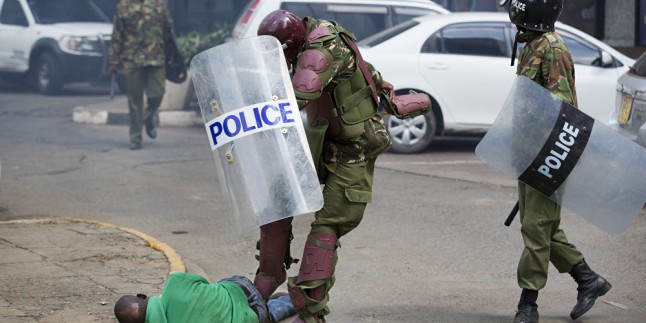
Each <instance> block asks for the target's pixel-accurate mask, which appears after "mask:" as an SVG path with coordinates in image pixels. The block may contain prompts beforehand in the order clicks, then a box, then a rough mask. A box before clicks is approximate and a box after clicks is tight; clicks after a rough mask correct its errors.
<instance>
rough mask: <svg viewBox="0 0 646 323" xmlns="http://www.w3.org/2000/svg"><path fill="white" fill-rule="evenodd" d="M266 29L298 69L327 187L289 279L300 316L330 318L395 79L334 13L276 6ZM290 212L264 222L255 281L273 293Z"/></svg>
mask: <svg viewBox="0 0 646 323" xmlns="http://www.w3.org/2000/svg"><path fill="white" fill-rule="evenodd" d="M258 34H259V35H271V36H274V37H276V38H277V39H278V40H279V41H280V43H281V44H283V49H284V53H285V58H286V60H287V62H288V64H289V65H290V67H291V68H292V70H293V71H294V75H293V78H292V84H293V87H294V91H295V94H296V98H297V101H298V105H299V107H300V108H301V109H305V110H306V112H307V115H308V123H309V124H308V125H306V128H307V130H306V132H307V134H308V142H309V144H310V148H311V149H312V155H313V158H314V162H315V164H316V168H317V173H318V176H319V179H320V181H321V183H323V184H325V187H324V189H323V196H324V201H325V202H324V206H323V208H322V209H321V210H319V211H318V212H316V214H315V219H314V221H313V222H312V223H311V229H310V233H309V235H308V237H307V241H306V244H305V250H304V252H303V259H302V260H301V265H300V269H299V273H298V276H297V277H290V278H289V282H288V287H289V293H290V296H291V298H292V303H293V304H294V307H295V309H296V310H297V312H298V314H299V317H298V318H297V319H296V320H295V322H323V321H324V316H325V315H327V314H329V308H328V306H327V303H328V293H329V290H330V288H332V285H333V284H334V281H335V279H334V268H335V266H336V263H337V254H336V249H337V248H338V247H339V239H340V238H341V237H342V236H344V235H346V234H347V233H349V232H350V231H352V230H353V229H354V228H356V227H357V226H358V225H359V223H360V222H361V219H362V218H363V214H364V211H365V209H366V205H367V203H369V202H371V199H372V183H373V174H374V167H375V160H376V158H377V156H378V155H379V154H381V153H382V152H384V151H385V150H387V149H388V148H389V147H390V146H391V144H392V142H391V140H390V137H389V135H388V133H387V132H386V129H385V125H384V122H383V120H382V117H381V115H380V114H378V113H377V107H378V98H377V93H378V92H379V91H384V90H385V93H387V95H386V97H387V98H388V100H390V101H391V102H394V101H393V98H394V92H393V88H392V85H390V84H389V83H388V82H386V81H384V80H383V79H382V78H381V76H380V74H379V73H378V72H377V71H376V70H375V69H374V68H373V67H372V66H371V65H370V64H368V63H367V62H364V61H363V59H362V58H361V54H360V53H359V51H358V49H357V48H356V45H355V43H354V41H355V38H354V36H353V35H352V34H351V33H350V32H349V31H347V30H345V29H344V28H343V27H342V26H340V25H339V24H337V23H336V22H334V21H328V20H317V19H314V18H310V17H306V18H304V19H301V18H299V17H298V16H296V15H295V14H294V13H292V12H289V11H285V10H277V11H274V12H272V13H270V14H268V15H267V16H266V17H265V18H264V19H263V21H262V22H261V24H260V26H259V28H258ZM291 237H292V236H291V218H289V219H284V220H281V221H277V222H273V223H270V224H267V225H264V226H262V227H261V228H260V240H259V244H258V247H259V250H260V255H259V261H260V264H259V268H258V271H257V274H256V278H255V280H254V283H255V285H256V287H257V288H258V289H259V290H260V292H261V294H263V297H265V298H266V297H268V296H269V295H271V294H272V292H273V291H274V290H275V289H276V288H277V287H278V286H279V285H281V284H282V283H283V282H285V280H286V271H285V270H286V269H288V268H289V265H290V264H292V261H293V260H292V258H291V257H290V255H289V242H290V240H291Z"/></svg>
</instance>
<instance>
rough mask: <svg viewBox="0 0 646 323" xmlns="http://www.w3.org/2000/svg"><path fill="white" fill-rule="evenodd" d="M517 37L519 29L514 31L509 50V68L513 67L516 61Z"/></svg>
mask: <svg viewBox="0 0 646 323" xmlns="http://www.w3.org/2000/svg"><path fill="white" fill-rule="evenodd" d="M518 35H520V29H518V30H517V31H516V37H514V46H513V47H512V48H511V66H514V62H515V61H516V51H518Z"/></svg>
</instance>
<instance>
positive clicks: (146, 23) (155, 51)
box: [109, 0, 172, 69]
mask: <svg viewBox="0 0 646 323" xmlns="http://www.w3.org/2000/svg"><path fill="white" fill-rule="evenodd" d="M113 26H114V27H113V31H112V40H111V41H110V49H109V57H110V58H109V64H110V65H114V66H117V65H122V66H123V68H125V69H128V68H134V67H143V66H164V65H165V55H164V43H165V41H167V40H170V39H171V37H172V23H171V20H170V16H169V14H168V9H167V7H166V0H121V1H119V4H118V5H117V9H116V11H115V14H114V22H113Z"/></svg>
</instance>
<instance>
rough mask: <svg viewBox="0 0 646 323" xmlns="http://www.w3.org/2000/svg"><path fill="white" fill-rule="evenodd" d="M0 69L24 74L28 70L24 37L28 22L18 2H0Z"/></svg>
mask: <svg viewBox="0 0 646 323" xmlns="http://www.w3.org/2000/svg"><path fill="white" fill-rule="evenodd" d="M0 3H1V5H0V69H1V70H3V71H8V72H24V71H26V70H27V69H28V68H29V50H30V49H31V48H30V47H29V44H28V42H27V41H26V40H25V37H24V36H25V35H26V34H27V33H28V32H29V31H28V27H29V21H28V20H27V16H26V14H25V11H24V10H23V8H22V5H21V3H20V1H19V0H4V1H2V0H0Z"/></svg>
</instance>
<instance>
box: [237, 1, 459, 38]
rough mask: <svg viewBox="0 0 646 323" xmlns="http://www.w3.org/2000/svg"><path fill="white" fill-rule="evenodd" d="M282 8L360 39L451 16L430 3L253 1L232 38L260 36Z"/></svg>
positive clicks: (246, 9)
mask: <svg viewBox="0 0 646 323" xmlns="http://www.w3.org/2000/svg"><path fill="white" fill-rule="evenodd" d="M278 9H285V10H289V11H291V12H293V13H295V14H296V15H298V16H299V17H306V16H308V17H313V18H317V19H329V20H334V21H336V22H338V23H340V24H341V25H342V26H343V27H344V28H346V29H347V30H349V31H350V32H352V33H354V35H355V36H356V37H357V39H358V40H361V39H363V38H366V37H368V36H371V35H373V34H376V33H377V32H380V31H382V30H384V29H387V28H389V27H391V26H394V25H397V24H399V23H402V22H404V21H408V20H410V19H411V18H413V17H417V16H422V15H428V14H433V13H436V14H446V13H449V11H448V10H446V9H444V8H443V7H442V6H440V5H438V4H436V3H434V2H433V1H429V0H399V1H387V0H282V1H281V0H252V1H250V3H249V4H247V7H246V8H245V9H244V10H243V11H242V14H241V15H240V17H239V18H238V22H237V23H236V25H235V27H234V29H233V34H232V38H233V39H240V38H247V37H252V36H256V32H257V30H258V25H259V24H260V21H261V20H262V19H263V18H264V17H265V16H266V15H267V14H268V13H270V12H272V11H274V10H278Z"/></svg>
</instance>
